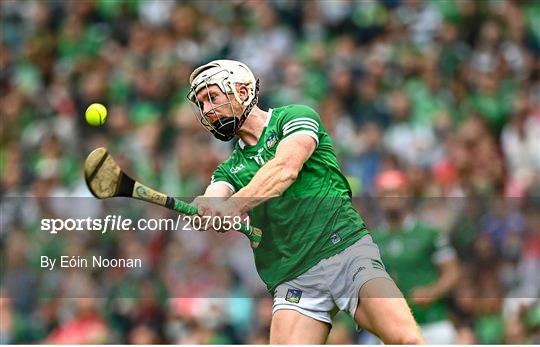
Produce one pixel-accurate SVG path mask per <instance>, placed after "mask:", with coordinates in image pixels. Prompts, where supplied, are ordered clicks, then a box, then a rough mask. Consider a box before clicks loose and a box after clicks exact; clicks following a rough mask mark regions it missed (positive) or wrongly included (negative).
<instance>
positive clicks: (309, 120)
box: [278, 105, 321, 145]
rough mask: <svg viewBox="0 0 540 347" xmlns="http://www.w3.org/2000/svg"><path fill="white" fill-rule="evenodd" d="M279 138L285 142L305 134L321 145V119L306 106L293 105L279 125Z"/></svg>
mask: <svg viewBox="0 0 540 347" xmlns="http://www.w3.org/2000/svg"><path fill="white" fill-rule="evenodd" d="M278 131H279V137H280V138H281V141H285V140H287V139H288V138H290V137H291V136H293V135H298V134H305V135H308V136H310V137H312V138H313V139H314V140H315V142H316V143H317V145H319V136H320V133H321V117H320V116H319V114H318V113H317V112H315V110H313V109H312V108H310V107H308V106H304V105H293V106H291V107H290V108H289V109H288V110H287V111H286V113H285V114H284V115H283V116H282V117H281V119H280V120H279V123H278Z"/></svg>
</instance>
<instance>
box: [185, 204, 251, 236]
mask: <svg viewBox="0 0 540 347" xmlns="http://www.w3.org/2000/svg"><path fill="white" fill-rule="evenodd" d="M191 204H192V205H193V206H196V207H197V209H198V211H199V212H198V215H199V216H204V217H209V218H224V217H227V218H228V219H229V220H232V218H233V217H237V216H238V217H244V218H245V216H246V215H245V214H242V213H241V211H240V208H239V205H238V204H236V203H235V200H234V199H227V200H223V199H217V198H208V197H204V196H198V197H197V198H195V199H194V200H193V202H192V203H191ZM209 225H214V223H209ZM220 225H227V224H226V223H220ZM208 229H210V227H208V228H203V229H202V230H200V231H206V230H208ZM229 230H230V228H225V229H220V230H216V231H218V232H227V231H229Z"/></svg>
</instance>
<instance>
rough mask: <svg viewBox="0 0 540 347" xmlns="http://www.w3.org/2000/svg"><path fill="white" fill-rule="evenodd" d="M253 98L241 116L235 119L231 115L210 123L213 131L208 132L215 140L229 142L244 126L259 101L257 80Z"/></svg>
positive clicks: (234, 116)
mask: <svg viewBox="0 0 540 347" xmlns="http://www.w3.org/2000/svg"><path fill="white" fill-rule="evenodd" d="M254 93H255V96H254V97H253V99H252V100H251V102H250V103H249V105H247V107H246V108H245V109H244V112H242V115H241V116H240V118H239V117H236V115H233V116H231V117H224V118H221V119H219V120H217V121H215V122H214V123H212V127H213V128H214V129H212V130H210V131H211V132H212V134H213V135H214V137H215V138H217V139H218V140H221V141H230V140H232V139H233V138H234V137H235V136H236V135H237V133H238V131H239V130H240V128H241V127H242V125H244V122H245V121H246V119H247V117H248V116H249V114H250V113H251V111H252V110H253V107H255V105H257V102H258V100H259V80H258V79H257V82H256V83H255V91H254Z"/></svg>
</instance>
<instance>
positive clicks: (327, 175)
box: [212, 105, 368, 291]
mask: <svg viewBox="0 0 540 347" xmlns="http://www.w3.org/2000/svg"><path fill="white" fill-rule="evenodd" d="M297 134H305V135H307V136H310V137H312V138H313V139H314V140H315V141H316V143H317V147H316V149H315V151H314V152H313V154H312V155H311V157H310V158H309V159H308V160H307V161H306V162H305V163H304V166H303V167H302V170H301V171H300V173H299V174H298V177H297V179H296V181H295V182H294V183H293V184H292V185H291V186H290V187H289V188H288V189H287V190H286V191H285V192H284V193H283V194H282V195H281V196H280V197H279V198H275V199H271V200H269V201H267V202H265V203H263V204H261V205H259V206H257V207H255V208H254V209H252V210H251V211H250V212H249V216H250V219H251V224H253V225H254V226H257V227H260V228H261V229H262V230H263V237H262V241H261V243H260V245H259V247H258V248H257V249H255V250H254V254H255V265H256V267H257V271H258V273H259V276H260V277H261V278H262V280H263V281H264V282H265V284H266V286H267V287H268V290H269V291H273V290H274V289H275V288H276V287H277V286H278V285H279V284H281V283H283V282H285V281H288V280H291V279H294V278H296V277H298V276H299V275H301V274H302V273H304V272H305V271H307V270H308V269H309V268H311V267H312V266H314V265H315V264H317V263H318V262H319V261H320V260H322V259H325V258H329V257H331V256H333V255H335V254H337V253H339V252H341V251H342V250H344V249H345V248H347V247H349V246H350V245H352V244H353V243H355V242H356V241H357V240H359V239H360V238H362V237H363V236H364V235H366V234H367V233H368V231H367V229H366V227H365V225H364V222H363V221H362V219H361V217H360V215H359V214H358V212H356V210H355V209H354V208H353V205H352V201H351V189H350V187H349V184H348V182H347V180H346V178H345V177H344V176H343V174H342V173H341V170H340V168H339V164H338V162H337V159H336V155H335V153H334V150H333V147H332V140H331V139H330V136H329V135H328V132H327V131H326V129H325V128H324V126H323V124H322V123H321V119H320V117H319V115H318V114H317V112H315V111H314V110H313V109H311V108H309V107H307V106H302V105H288V106H284V107H280V108H276V109H271V110H269V112H268V118H267V122H266V125H265V127H264V130H263V132H262V134H261V137H260V138H259V141H258V143H257V144H256V145H254V146H247V145H246V144H244V143H243V142H242V141H241V140H240V141H239V142H238V143H237V145H236V147H235V149H234V151H233V153H232V154H231V156H230V157H229V159H228V160H226V161H225V162H223V163H222V164H221V165H219V166H218V168H217V169H216V171H215V172H214V175H213V176H212V183H214V182H225V183H226V184H228V185H229V187H230V188H231V189H232V190H233V191H238V190H240V189H241V188H242V187H245V186H246V185H247V184H248V183H249V182H250V181H251V179H252V178H253V176H254V175H255V174H256V173H257V171H258V170H259V169H260V168H261V167H262V166H263V165H264V164H265V163H267V162H268V161H269V160H271V159H272V158H274V155H275V153H276V148H277V147H278V146H279V144H280V143H281V142H283V141H286V140H287V139H288V138H290V137H291V136H292V135H297Z"/></svg>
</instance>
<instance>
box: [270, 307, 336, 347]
mask: <svg viewBox="0 0 540 347" xmlns="http://www.w3.org/2000/svg"><path fill="white" fill-rule="evenodd" d="M329 332H330V324H328V323H325V322H321V321H319V320H316V319H314V318H311V317H308V316H306V315H304V314H302V313H300V312H297V311H295V310H288V309H281V310H278V311H276V312H275V313H274V315H273V316H272V324H271V326H270V344H304V345H314V344H324V343H325V342H326V339H327V337H328V333H329Z"/></svg>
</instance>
